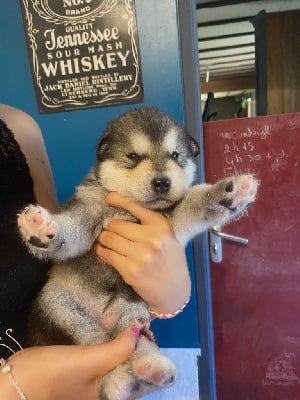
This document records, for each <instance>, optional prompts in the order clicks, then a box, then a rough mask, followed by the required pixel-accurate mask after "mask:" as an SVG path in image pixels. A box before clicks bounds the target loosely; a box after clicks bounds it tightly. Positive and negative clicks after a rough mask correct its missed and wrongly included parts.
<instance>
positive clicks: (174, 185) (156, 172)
mask: <svg viewBox="0 0 300 400" xmlns="http://www.w3.org/2000/svg"><path fill="white" fill-rule="evenodd" d="M198 154H199V146H198V143H197V142H196V141H195V140H194V139H193V138H192V137H191V136H190V135H189V134H188V133H186V132H185V130H184V128H183V126H181V125H180V124H178V123H177V122H175V121H173V120H172V119H171V118H170V117H168V116H167V115H166V114H164V113H162V112H160V111H159V110H157V109H156V108H151V107H143V108H138V109H135V110H133V111H130V112H128V113H126V114H123V115H121V116H120V117H119V118H118V119H116V120H115V121H112V122H110V123H109V125H108V128H107V130H106V132H105V134H104V136H103V137H102V139H101V141H100V143H99V145H98V149H97V159H98V162H97V164H96V174H97V176H98V177H99V179H100V182H101V184H102V185H103V186H104V187H105V188H106V189H107V190H108V191H117V192H119V193H121V194H123V195H127V196H130V197H132V198H133V199H135V200H137V201H138V202H139V203H141V204H143V205H144V206H146V207H148V208H152V209H164V208H168V207H170V206H172V205H173V204H174V203H176V202H177V201H178V200H180V199H181V198H182V197H183V196H184V194H185V193H186V191H187V190H188V188H189V187H190V186H191V185H192V183H193V180H194V175H195V171H196V165H195V163H194V157H195V156H197V155H198Z"/></svg>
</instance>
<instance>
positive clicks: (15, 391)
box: [0, 358, 26, 400]
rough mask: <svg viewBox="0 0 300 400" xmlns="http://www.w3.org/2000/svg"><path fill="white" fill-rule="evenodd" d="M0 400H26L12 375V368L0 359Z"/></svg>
mask: <svg viewBox="0 0 300 400" xmlns="http://www.w3.org/2000/svg"><path fill="white" fill-rule="evenodd" d="M0 399H9V400H20V399H22V400H26V396H25V394H24V393H23V391H22V389H21V388H20V387H19V385H18V383H17V382H16V380H15V378H14V375H12V366H11V364H9V362H6V361H5V360H4V359H3V358H1V359H0Z"/></svg>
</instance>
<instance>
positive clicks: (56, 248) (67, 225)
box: [18, 107, 257, 400]
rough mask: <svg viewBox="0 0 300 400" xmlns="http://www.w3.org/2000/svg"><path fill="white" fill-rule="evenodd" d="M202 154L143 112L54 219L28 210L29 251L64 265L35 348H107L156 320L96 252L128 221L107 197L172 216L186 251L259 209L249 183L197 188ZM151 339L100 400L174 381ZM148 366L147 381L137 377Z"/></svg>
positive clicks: (36, 314) (168, 123) (39, 307)
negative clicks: (105, 234) (112, 229)
mask: <svg viewBox="0 0 300 400" xmlns="http://www.w3.org/2000/svg"><path fill="white" fill-rule="evenodd" d="M198 154H199V146H198V144H197V142H196V141H195V140H194V139H193V138H192V137H191V136H190V135H189V134H187V132H185V130H184V128H183V126H181V125H180V124H178V123H177V122H175V121H173V120H172V119H171V118H169V117H168V116H167V115H165V114H163V113H162V112H160V111H159V110H157V109H155V108H150V107H149V108H148V107H144V108H138V109H135V110H133V111H130V112H128V113H126V114H124V115H121V116H120V117H119V118H118V119H116V120H115V121H113V122H110V123H109V125H108V128H107V130H106V132H105V133H104V135H103V137H102V139H101V141H100V143H99V145H98V149H97V161H96V163H95V165H94V167H93V168H92V170H91V172H90V173H89V175H88V176H87V178H86V179H85V180H84V181H83V182H82V183H81V184H80V185H79V186H78V187H77V189H76V192H75V194H74V196H73V197H72V198H71V200H70V201H69V202H67V203H66V204H65V205H64V206H63V207H61V208H60V210H59V211H58V212H57V213H55V214H53V215H52V214H50V213H49V212H48V211H47V210H45V209H44V208H42V207H40V206H38V205H29V206H28V207H26V208H25V210H24V211H23V212H22V213H21V214H20V215H19V219H18V223H19V227H20V231H21V234H22V237H23V239H24V242H25V243H26V245H27V246H28V248H29V250H30V251H31V252H32V253H33V254H34V255H35V256H36V257H38V258H41V259H44V258H50V259H52V260H55V261H57V263H56V264H55V265H54V266H53V267H52V269H51V271H50V273H49V280H48V282H47V283H46V285H45V286H44V288H43V289H42V291H41V293H40V295H39V296H38V298H37V301H36V303H35V305H34V311H33V315H32V321H31V344H36V345H49V344H65V343H70V344H71V343H75V344H96V343H102V342H106V341H109V340H111V339H112V338H114V337H115V336H116V335H117V333H118V332H120V331H121V330H123V329H124V328H125V327H127V326H130V324H131V320H132V319H133V318H138V319H139V320H140V321H142V322H145V321H147V320H149V318H150V315H149V311H148V307H147V304H145V302H144V301H143V300H142V299H141V298H140V297H139V296H138V295H137V294H136V293H135V292H134V291H133V290H132V289H131V288H130V287H129V286H128V285H127V284H126V283H125V282H124V281H123V280H122V278H121V276H120V275H119V274H118V272H116V270H115V269H113V268H111V267H109V266H108V265H105V264H104V263H103V262H101V260H100V259H99V258H98V257H97V256H96V255H95V254H94V253H93V252H92V251H90V249H91V247H92V245H93V243H94V241H95V238H96V236H97V235H98V233H99V232H100V231H101V229H102V227H103V226H105V225H106V224H107V223H108V221H109V220H111V218H129V217H130V216H129V215H126V213H125V212H124V211H123V210H120V209H115V208H113V207H109V206H107V205H106V204H105V202H104V198H105V196H106V195H107V193H108V192H110V191H117V192H119V193H121V194H123V195H127V196H130V197H132V198H133V199H135V200H136V201H138V202H139V203H140V204H142V205H144V206H145V207H148V208H151V209H154V210H159V211H160V212H162V213H163V214H165V215H166V216H167V217H169V219H170V220H171V222H172V224H173V227H174V231H175V234H176V236H177V238H178V240H179V241H180V242H181V243H182V244H186V243H187V242H188V241H189V240H190V239H191V238H193V237H194V236H195V235H196V234H199V233H200V232H203V231H205V230H206V229H208V228H209V227H210V226H212V225H217V224H218V225H222V224H224V223H225V222H228V221H229V220H230V219H232V218H233V217H235V216H237V215H238V214H240V213H241V212H242V211H243V210H245V208H246V207H248V205H249V204H250V203H252V202H253V201H254V199H255V195H256V189H257V182H256V181H255V179H254V178H253V177H252V176H249V175H241V176H235V177H230V178H227V179H224V180H221V181H219V182H218V183H216V184H214V185H208V184H201V185H194V186H192V185H193V180H194V176H195V172H196V166H195V163H194V158H195V157H196V156H197V155H198ZM146 336H147V335H143V334H142V335H141V336H140V339H139V341H138V344H137V347H136V351H135V353H134V355H133V356H132V357H131V359H130V360H129V361H128V362H126V363H125V364H122V365H120V366H119V367H117V368H116V369H114V370H113V371H111V372H110V373H109V374H107V375H106V376H105V377H104V378H103V379H102V381H101V382H100V387H99V393H100V398H101V400H116V399H119V400H126V399H129V398H136V397H135V396H137V395H139V396H141V395H144V394H146V393H149V392H151V391H154V390H156V389H158V388H161V387H166V386H168V385H169V384H170V383H172V382H173V381H174V380H175V377H176V368H175V366H174V365H173V363H172V362H171V361H170V360H169V359H168V358H166V357H165V356H164V355H162V354H161V353H160V351H159V349H158V348H157V346H156V345H154V343H153V342H152V341H151V340H150V339H149V338H147V337H146ZM99 362H101V360H100V361H99ZM145 364H147V367H148V370H147V371H148V372H147V374H146V376H145V375H144V374H141V373H140V372H139V371H141V370H145V368H141V367H143V366H144V365H145ZM158 376H159V378H157V377H158Z"/></svg>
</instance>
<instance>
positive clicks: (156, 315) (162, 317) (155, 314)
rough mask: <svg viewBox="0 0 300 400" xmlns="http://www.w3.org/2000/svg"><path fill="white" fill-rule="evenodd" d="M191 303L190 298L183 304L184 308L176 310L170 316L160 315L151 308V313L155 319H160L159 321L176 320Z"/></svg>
mask: <svg viewBox="0 0 300 400" xmlns="http://www.w3.org/2000/svg"><path fill="white" fill-rule="evenodd" d="M189 301H190V297H189V298H188V299H187V301H186V302H185V303H184V304H183V306H181V307H180V308H179V309H178V310H176V311H174V312H172V313H170V314H160V313H157V312H156V311H153V310H151V308H149V312H150V314H151V316H152V317H153V318H159V319H169V318H174V317H176V315H178V314H180V313H181V312H182V311H183V310H184V308H185V307H186V305H187V304H188V302H189Z"/></svg>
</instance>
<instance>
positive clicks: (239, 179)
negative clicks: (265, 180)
mask: <svg viewBox="0 0 300 400" xmlns="http://www.w3.org/2000/svg"><path fill="white" fill-rule="evenodd" d="M223 185H224V192H223V193H224V196H223V198H222V199H221V200H220V201H219V204H220V205H221V206H223V207H225V208H228V209H229V210H230V211H232V212H235V211H238V212H240V211H242V210H244V209H245V208H247V207H249V205H250V204H251V203H253V202H254V200H255V196H256V192H257V187H258V182H257V181H256V180H255V179H254V177H253V176H252V175H239V176H234V177H231V178H229V179H226V180H224V181H223Z"/></svg>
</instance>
